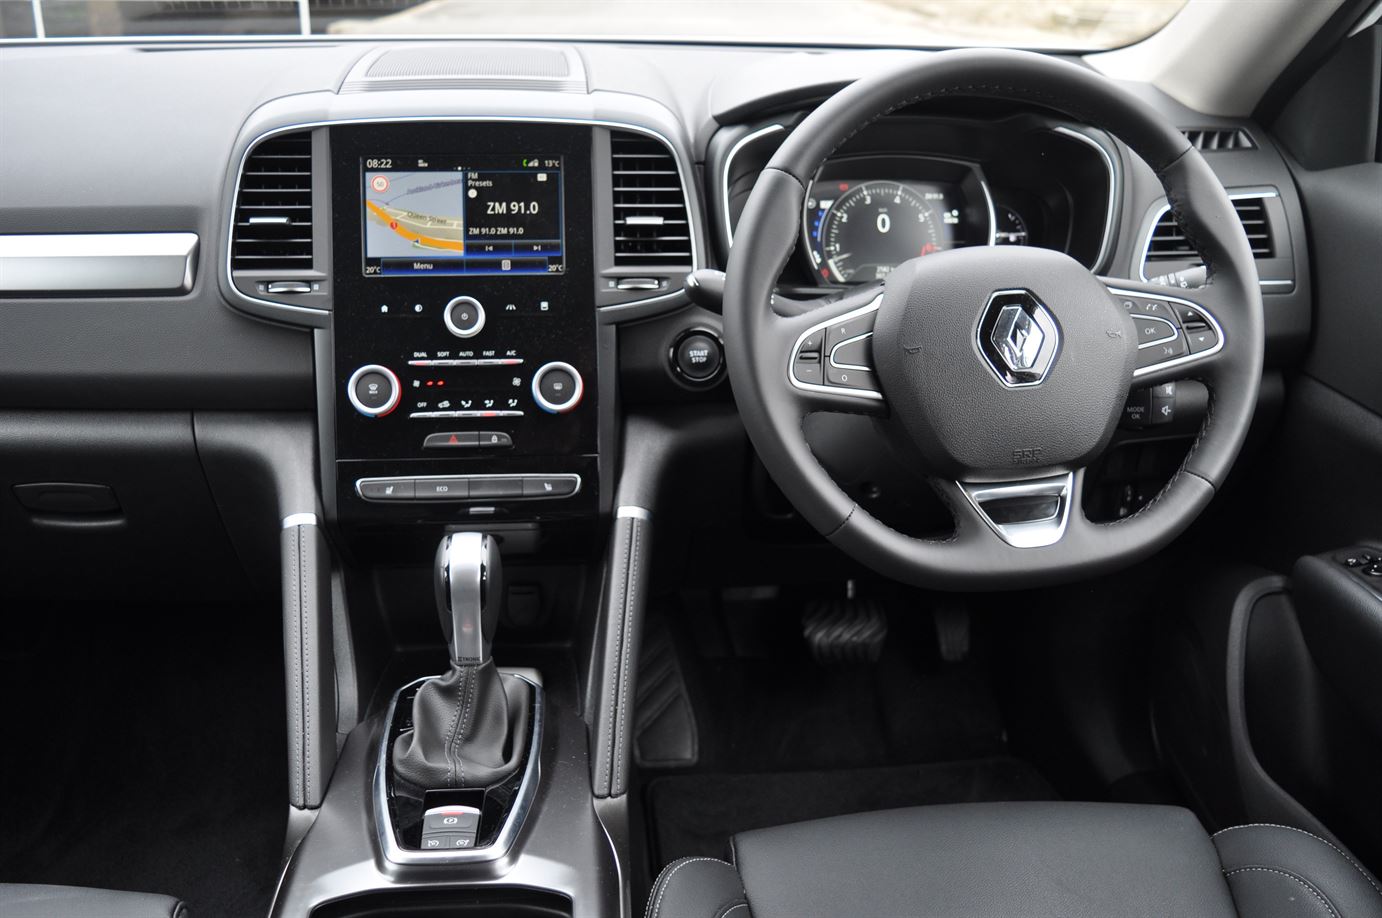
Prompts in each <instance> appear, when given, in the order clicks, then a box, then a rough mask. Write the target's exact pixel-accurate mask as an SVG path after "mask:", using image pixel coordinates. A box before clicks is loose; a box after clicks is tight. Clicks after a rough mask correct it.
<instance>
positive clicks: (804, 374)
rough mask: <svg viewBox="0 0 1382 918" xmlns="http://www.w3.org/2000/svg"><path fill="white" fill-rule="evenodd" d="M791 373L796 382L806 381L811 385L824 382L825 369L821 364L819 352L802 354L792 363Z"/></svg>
mask: <svg viewBox="0 0 1382 918" xmlns="http://www.w3.org/2000/svg"><path fill="white" fill-rule="evenodd" d="M792 375H793V376H795V377H796V379H797V382H803V383H807V384H808V385H812V386H819V385H821V384H823V383H824V382H825V370H824V368H823V367H822V365H821V355H820V354H819V353H812V354H809V355H807V354H803V355H802V356H800V357H798V358H797V359H796V361H794V362H793V364H792Z"/></svg>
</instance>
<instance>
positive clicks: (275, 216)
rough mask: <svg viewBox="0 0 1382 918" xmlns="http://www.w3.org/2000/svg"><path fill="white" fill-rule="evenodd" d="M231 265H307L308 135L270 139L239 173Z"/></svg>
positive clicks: (309, 233)
mask: <svg viewBox="0 0 1382 918" xmlns="http://www.w3.org/2000/svg"><path fill="white" fill-rule="evenodd" d="M231 267H232V268H233V269H234V270H236V271H282V270H288V269H294V268H300V269H305V270H310V269H311V267H312V135H311V133H310V132H308V131H301V132H298V133H293V134H283V135H281V136H278V137H273V138H270V139H269V140H266V141H264V142H263V143H261V144H260V145H259V146H257V147H255V148H254V152H252V153H251V154H250V155H249V158H248V159H246V160H245V171H244V172H243V173H242V174H241V175H240V194H239V197H238V199H237V200H236V202H235V233H234V236H233V238H232V242H231Z"/></svg>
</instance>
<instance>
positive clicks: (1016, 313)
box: [976, 290, 1060, 389]
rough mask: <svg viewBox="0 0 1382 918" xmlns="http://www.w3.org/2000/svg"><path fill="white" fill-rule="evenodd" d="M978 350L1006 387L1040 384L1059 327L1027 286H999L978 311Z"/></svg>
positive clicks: (1056, 344) (1057, 347)
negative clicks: (1025, 288)
mask: <svg viewBox="0 0 1382 918" xmlns="http://www.w3.org/2000/svg"><path fill="white" fill-rule="evenodd" d="M977 332H978V334H977V339H978V340H977V342H976V343H977V344H978V346H979V353H980V354H981V355H982V356H983V358H984V360H985V362H986V363H988V365H989V368H990V369H991V370H993V372H994V375H996V376H997V377H998V380H999V382H1001V383H1003V385H1005V386H1008V387H1009V388H1013V389H1018V388H1023V387H1025V386H1036V385H1040V384H1041V382H1042V381H1043V380H1045V379H1046V375H1047V374H1048V373H1049V372H1050V371H1051V366H1052V364H1054V363H1055V360H1056V353H1057V352H1058V351H1059V350H1060V329H1059V327H1058V326H1057V325H1056V320H1055V318H1054V317H1053V316H1052V315H1051V313H1050V311H1049V310H1047V308H1046V307H1045V306H1044V305H1042V303H1041V301H1040V300H1038V299H1037V298H1036V296H1035V295H1034V294H1033V293H1032V292H1031V291H1030V290H1000V291H998V292H996V293H994V294H993V295H992V296H990V297H989V301H988V303H986V304H985V306H984V310H983V312H981V313H980V315H979V326H978V329H977Z"/></svg>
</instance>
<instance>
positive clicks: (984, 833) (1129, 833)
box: [646, 803, 1382, 918]
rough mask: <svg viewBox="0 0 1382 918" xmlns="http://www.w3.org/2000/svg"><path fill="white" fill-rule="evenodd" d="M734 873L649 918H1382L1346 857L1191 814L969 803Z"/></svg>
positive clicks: (778, 835)
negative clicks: (1209, 830) (1205, 822)
mask: <svg viewBox="0 0 1382 918" xmlns="http://www.w3.org/2000/svg"><path fill="white" fill-rule="evenodd" d="M730 848H731V853H732V861H733V862H732V863H727V862H725V861H721V860H718V859H715V858H708V857H693V858H684V859H682V860H679V861H675V862H673V863H671V864H669V865H668V866H667V868H666V869H665V870H663V871H662V875H661V876H660V877H658V880H657V883H655V884H654V885H653V890H652V892H651V894H650V895H649V897H648V908H647V912H646V918H827V916H829V918H856V916H858V918H901V916H908V918H931V916H937V918H939V916H944V918H1018V916H1020V918H1056V916H1060V918H1133V916H1151V915H1156V916H1162V918H1180V916H1185V918H1379V916H1382V885H1379V883H1378V881H1377V880H1376V878H1374V877H1373V875H1372V874H1371V873H1369V872H1368V871H1367V869H1366V868H1364V867H1363V866H1362V865H1361V864H1359V863H1358V862H1357V861H1356V860H1355V859H1354V858H1353V857H1352V856H1350V855H1349V854H1348V853H1347V852H1346V851H1344V850H1343V849H1342V848H1340V847H1338V846H1336V845H1335V844H1333V843H1332V842H1329V841H1326V840H1325V839H1323V838H1319V837H1318V836H1315V835H1312V834H1310V833H1308V832H1304V831H1301V830H1299V829H1292V828H1288V827H1286V826H1274V825H1247V826H1237V827H1235V828H1232V829H1225V830H1224V831H1222V832H1219V833H1217V834H1215V835H1214V837H1213V838H1211V837H1210V836H1209V835H1207V834H1206V833H1205V831H1204V829H1203V828H1201V826H1200V823H1199V820H1198V819H1196V818H1195V816H1194V815H1193V814H1192V813H1191V812H1190V811H1189V810H1185V809H1182V808H1180V807H1170V806H1142V805H1126V804H1113V803H971V804H958V805H952V806H922V807H913V808H910V809H899V810H884V811H880V812H874V813H859V814H855V815H851V816H839V817H834V818H831V819H820V820H815V821H812V822H803V823H797V824H795V825H788V826H780V827H778V828H773V829H760V830H756V831H752V832H745V833H743V834H740V835H737V836H735V837H734V838H733V839H732V841H731V843H730Z"/></svg>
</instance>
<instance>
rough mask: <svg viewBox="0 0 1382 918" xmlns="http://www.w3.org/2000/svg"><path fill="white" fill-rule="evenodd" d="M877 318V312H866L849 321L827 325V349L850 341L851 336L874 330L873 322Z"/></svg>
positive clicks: (854, 336) (855, 336)
mask: <svg viewBox="0 0 1382 918" xmlns="http://www.w3.org/2000/svg"><path fill="white" fill-rule="evenodd" d="M877 318H878V313H877V312H866V313H864V314H863V315H862V316H856V317H854V318H853V319H850V320H849V321H847V322H836V323H835V324H834V325H830V326H827V327H826V329H825V349H826V350H827V351H829V350H830V349H831V348H833V347H834V346H835V345H837V344H839V343H840V342H841V341H848V340H849V339H850V338H857V337H859V336H860V335H866V334H868V333H869V332H871V331H873V323H874V320H875V319H877Z"/></svg>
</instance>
